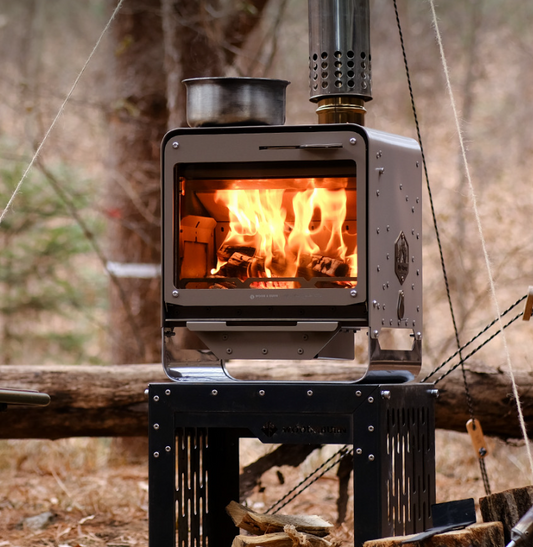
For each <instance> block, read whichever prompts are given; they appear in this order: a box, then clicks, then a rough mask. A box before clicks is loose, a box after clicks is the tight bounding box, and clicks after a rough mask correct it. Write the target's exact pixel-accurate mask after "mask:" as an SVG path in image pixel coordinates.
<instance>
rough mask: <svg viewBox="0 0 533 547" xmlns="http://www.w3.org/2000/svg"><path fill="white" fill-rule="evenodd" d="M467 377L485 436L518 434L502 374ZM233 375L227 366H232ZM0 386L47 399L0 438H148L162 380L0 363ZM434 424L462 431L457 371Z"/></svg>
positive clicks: (7, 420)
mask: <svg viewBox="0 0 533 547" xmlns="http://www.w3.org/2000/svg"><path fill="white" fill-rule="evenodd" d="M287 366H288V365H287V364H286V363H281V364H280V363H278V364H276V363H272V364H270V365H269V367H268V368H266V369H262V373H261V377H262V379H264V380H267V379H281V378H285V379H286V378H287ZM257 368H258V367H255V369H254V370H252V369H251V368H250V369H245V368H244V367H241V370H240V373H239V377H241V378H243V379H244V378H247V379H251V380H256V379H259V376H257ZM465 368H466V377H467V381H468V385H469V389H470V392H471V394H472V398H473V401H474V406H475V411H476V417H477V418H478V419H479V420H480V421H481V423H482V427H483V431H484V432H485V435H487V436H495V437H500V438H503V439H507V438H520V437H521V436H522V434H521V431H520V427H519V423H518V418H517V413H516V404H515V402H514V398H513V395H512V389H511V382H510V379H509V377H508V375H507V374H506V373H504V372H502V371H500V370H496V369H493V368H489V367H486V366H483V365H481V364H475V363H474V364H472V363H470V364H468V365H466V367H465ZM306 370H307V373H306V376H305V378H304V379H305V380H317V381H327V380H336V381H343V380H348V379H353V378H354V376H355V377H357V376H358V374H355V375H354V374H353V368H349V367H345V366H337V365H336V364H331V365H328V367H327V368H322V369H320V368H316V369H315V370H314V371H313V372H312V374H310V373H309V367H307V369H306ZM232 372H233V371H232ZM0 378H1V380H0V386H1V387H3V388H12V389H33V390H38V391H41V392H44V393H48V394H49V395H50V396H51V399H52V402H51V403H50V405H49V406H48V407H45V408H32V407H23V406H21V407H18V406H10V407H9V408H8V410H7V413H6V414H4V415H3V419H2V420H1V421H0V438H3V439H8V438H48V439H57V438H61V437H76V436H102V437H114V436H121V437H128V436H144V435H147V427H148V419H147V410H148V401H147V398H146V396H145V394H144V391H145V389H146V388H147V386H148V384H149V383H151V382H165V381H168V379H167V377H166V376H165V374H164V372H163V368H162V366H161V365H160V364H154V365H111V366H96V365H95V366H91V365H75V366H74V365H73V366H68V365H34V366H30V365H26V366H21V365H1V366H0ZM516 381H517V384H518V391H519V394H520V397H521V402H522V408H523V411H524V417H525V420H526V424H533V375H532V374H529V373H528V372H524V371H520V372H517V373H516ZM437 387H438V389H439V391H440V397H439V399H437V404H436V426H437V428H442V429H451V430H455V431H461V432H463V431H465V424H466V421H467V420H468V419H469V415H468V410H467V406H466V400H465V394H464V386H463V380H462V375H461V374H460V372H459V371H457V372H455V373H454V374H451V375H450V376H448V377H447V378H445V379H444V380H443V381H442V382H440V383H439V384H438V385H437Z"/></svg>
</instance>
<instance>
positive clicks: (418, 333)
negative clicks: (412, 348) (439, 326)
mask: <svg viewBox="0 0 533 547" xmlns="http://www.w3.org/2000/svg"><path fill="white" fill-rule="evenodd" d="M415 340H422V333H421V332H417V333H416V334H415Z"/></svg>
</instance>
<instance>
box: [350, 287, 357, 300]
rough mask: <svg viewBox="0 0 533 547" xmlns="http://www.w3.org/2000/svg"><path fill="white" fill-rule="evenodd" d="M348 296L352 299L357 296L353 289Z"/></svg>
mask: <svg viewBox="0 0 533 547" xmlns="http://www.w3.org/2000/svg"><path fill="white" fill-rule="evenodd" d="M350 296H351V297H352V298H355V297H356V296H357V291H356V290H355V289H352V290H351V291H350Z"/></svg>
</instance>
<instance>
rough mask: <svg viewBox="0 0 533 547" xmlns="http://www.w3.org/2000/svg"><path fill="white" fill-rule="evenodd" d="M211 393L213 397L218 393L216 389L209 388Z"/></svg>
mask: <svg viewBox="0 0 533 547" xmlns="http://www.w3.org/2000/svg"><path fill="white" fill-rule="evenodd" d="M211 395H212V396H213V397H216V396H217V395H218V390H216V389H213V390H211Z"/></svg>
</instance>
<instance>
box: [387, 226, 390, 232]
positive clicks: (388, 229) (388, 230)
mask: <svg viewBox="0 0 533 547" xmlns="http://www.w3.org/2000/svg"><path fill="white" fill-rule="evenodd" d="M387 232H390V226H389V225H388V224H387Z"/></svg>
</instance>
